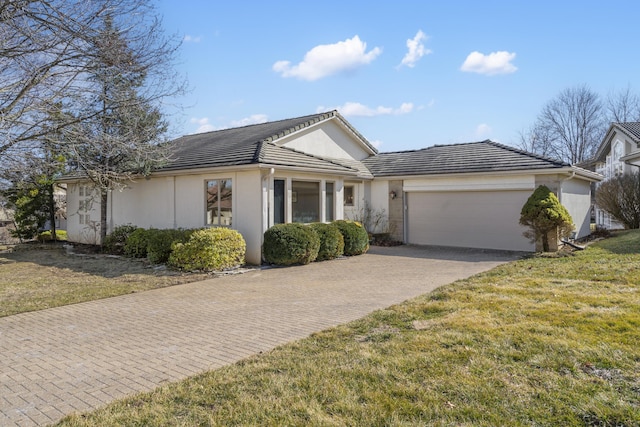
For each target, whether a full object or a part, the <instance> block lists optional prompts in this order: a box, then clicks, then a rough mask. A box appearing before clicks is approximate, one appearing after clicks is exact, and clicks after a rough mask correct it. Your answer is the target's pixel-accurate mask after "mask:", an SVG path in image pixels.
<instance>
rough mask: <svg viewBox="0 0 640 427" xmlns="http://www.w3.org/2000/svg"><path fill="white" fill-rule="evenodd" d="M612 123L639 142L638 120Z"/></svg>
mask: <svg viewBox="0 0 640 427" xmlns="http://www.w3.org/2000/svg"><path fill="white" fill-rule="evenodd" d="M614 125H616V126H618V127H620V128H621V129H622V130H623V131H625V133H627V134H628V135H629V136H631V137H632V138H635V140H636V143H637V142H640V122H625V123H614Z"/></svg>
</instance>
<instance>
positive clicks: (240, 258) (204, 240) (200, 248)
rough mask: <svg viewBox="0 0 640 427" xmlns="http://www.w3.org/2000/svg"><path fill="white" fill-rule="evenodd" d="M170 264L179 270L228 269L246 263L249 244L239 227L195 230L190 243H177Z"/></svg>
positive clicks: (174, 245)
mask: <svg viewBox="0 0 640 427" xmlns="http://www.w3.org/2000/svg"><path fill="white" fill-rule="evenodd" d="M172 246H173V251H172V252H171V255H169V266H170V267H172V268H176V269H179V270H187V271H193V270H200V271H214V270H218V271H219V270H225V269H229V268H233V267H237V266H239V265H242V264H244V256H245V252H246V243H245V241H244V238H243V237H242V235H241V234H240V233H238V232H237V231H236V230H232V229H230V228H223V227H216V228H206V229H202V230H196V231H194V232H193V233H192V234H191V236H190V237H189V240H188V241H187V242H186V243H175V244H173V245H172Z"/></svg>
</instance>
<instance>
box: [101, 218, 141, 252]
mask: <svg viewBox="0 0 640 427" xmlns="http://www.w3.org/2000/svg"><path fill="white" fill-rule="evenodd" d="M137 229H138V227H136V226H135V225H131V224H127V225H119V226H118V227H116V228H114V229H113V231H112V232H111V233H109V235H107V237H106V238H105V239H104V242H102V250H103V251H104V252H107V253H110V254H114V255H123V254H124V245H125V243H126V242H127V237H129V235H130V234H131V233H133V232H134V231H136V230H137Z"/></svg>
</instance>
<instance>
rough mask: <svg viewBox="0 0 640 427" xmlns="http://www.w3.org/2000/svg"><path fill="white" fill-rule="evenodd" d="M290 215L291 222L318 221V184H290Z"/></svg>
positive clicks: (306, 182)
mask: <svg viewBox="0 0 640 427" xmlns="http://www.w3.org/2000/svg"><path fill="white" fill-rule="evenodd" d="M291 213H292V219H293V222H302V223H308V222H318V221H319V220H320V183H319V182H309V181H292V182H291Z"/></svg>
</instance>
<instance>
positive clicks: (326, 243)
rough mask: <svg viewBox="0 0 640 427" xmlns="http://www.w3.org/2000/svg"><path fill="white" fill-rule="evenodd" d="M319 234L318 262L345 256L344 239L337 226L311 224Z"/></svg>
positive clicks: (319, 223) (318, 223)
mask: <svg viewBox="0 0 640 427" xmlns="http://www.w3.org/2000/svg"><path fill="white" fill-rule="evenodd" d="M309 226H310V227H311V228H313V229H314V230H315V232H316V233H318V237H319V238H320V249H319V250H318V257H317V258H316V261H324V260H328V259H334V258H337V257H339V256H341V255H342V254H344V237H342V233H341V232H340V230H339V229H338V227H337V226H336V225H335V224H325V223H322V222H316V223H313V224H309Z"/></svg>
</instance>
